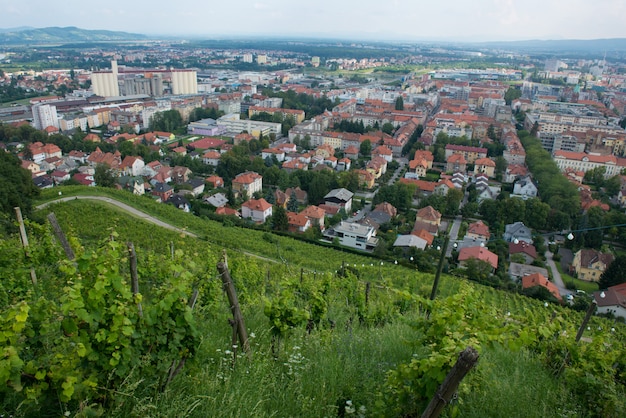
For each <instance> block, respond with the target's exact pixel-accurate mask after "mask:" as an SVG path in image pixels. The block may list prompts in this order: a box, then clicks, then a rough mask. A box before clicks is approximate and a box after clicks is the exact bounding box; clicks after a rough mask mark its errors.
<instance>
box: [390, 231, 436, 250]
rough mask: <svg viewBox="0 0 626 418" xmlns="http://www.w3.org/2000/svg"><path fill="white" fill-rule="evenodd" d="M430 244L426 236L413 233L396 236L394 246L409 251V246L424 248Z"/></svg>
mask: <svg viewBox="0 0 626 418" xmlns="http://www.w3.org/2000/svg"><path fill="white" fill-rule="evenodd" d="M428 245H429V244H428V241H426V240H425V239H424V238H422V237H419V236H417V235H413V234H409V235H398V238H396V240H395V241H394V243H393V246H394V247H399V248H402V249H403V250H405V251H408V250H409V248H418V249H420V250H424V249H426V247H427V246H428Z"/></svg>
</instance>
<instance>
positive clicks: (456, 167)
mask: <svg viewBox="0 0 626 418" xmlns="http://www.w3.org/2000/svg"><path fill="white" fill-rule="evenodd" d="M466 171H467V161H466V160H465V157H464V156H463V154H452V155H450V156H449V157H448V159H447V160H446V172H448V173H456V172H461V173H465V172H466Z"/></svg>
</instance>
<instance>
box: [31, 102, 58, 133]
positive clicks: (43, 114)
mask: <svg viewBox="0 0 626 418" xmlns="http://www.w3.org/2000/svg"><path fill="white" fill-rule="evenodd" d="M32 110H33V124H34V125H35V129H46V128H47V127H48V126H54V127H55V128H58V127H59V117H58V116H57V108H56V106H53V105H50V104H38V105H34V106H33V109H32Z"/></svg>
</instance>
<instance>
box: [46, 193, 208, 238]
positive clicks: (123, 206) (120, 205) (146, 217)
mask: <svg viewBox="0 0 626 418" xmlns="http://www.w3.org/2000/svg"><path fill="white" fill-rule="evenodd" d="M77 199H80V200H82V199H88V200H100V201H102V202H106V203H109V204H111V205H115V206H117V207H118V208H120V209H122V210H124V211H125V212H128V213H130V214H131V215H134V216H137V217H138V218H141V219H143V220H144V221H147V222H150V223H153V224H155V225H158V226H161V227H163V228H165V229H169V230H171V231H176V232H180V233H181V234H185V235H188V236H190V237H194V238H198V236H197V235H196V234H194V233H193V232H189V231H186V230H184V229H181V228H178V227H175V226H174V225H171V224H168V223H166V222H163V221H162V220H160V219H157V218H155V217H154V216H151V215H148V214H147V213H145V212H142V211H140V210H138V209H135V208H134V207H132V206H128V205H127V204H125V203H122V202H120V201H118V200H115V199H112V198H110V197H105V196H67V197H60V198H58V199H55V200H52V201H50V202H46V203H42V204H41V205H39V206H36V209H37V210H39V209H43V208H45V207H46V206H49V205H51V204H53V203H58V202H67V201H68V200H77Z"/></svg>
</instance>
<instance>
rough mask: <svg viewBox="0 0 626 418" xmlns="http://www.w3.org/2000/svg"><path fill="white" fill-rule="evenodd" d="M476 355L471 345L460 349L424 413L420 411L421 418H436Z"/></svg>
mask: <svg viewBox="0 0 626 418" xmlns="http://www.w3.org/2000/svg"><path fill="white" fill-rule="evenodd" d="M478 357H479V356H478V352H477V351H476V350H475V349H474V348H473V347H467V348H466V349H465V350H463V351H461V353H460V354H459V358H458V360H457V361H456V364H455V365H454V366H453V367H452V369H451V370H450V372H449V373H448V375H447V376H446V378H445V380H444V381H443V383H442V384H441V385H440V386H439V388H438V389H437V392H435V395H434V396H433V398H432V399H431V400H430V403H429V404H428V406H427V407H426V409H425V410H424V413H422V418H437V417H438V416H439V414H441V411H442V410H443V408H444V406H446V404H447V403H448V402H450V399H451V398H452V395H454V392H456V388H457V387H458V386H459V383H461V380H463V378H464V377H465V375H466V374H467V373H468V372H469V371H470V370H471V369H472V367H474V365H476V363H477V362H478Z"/></svg>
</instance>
